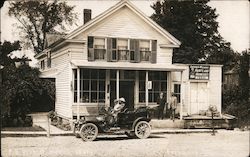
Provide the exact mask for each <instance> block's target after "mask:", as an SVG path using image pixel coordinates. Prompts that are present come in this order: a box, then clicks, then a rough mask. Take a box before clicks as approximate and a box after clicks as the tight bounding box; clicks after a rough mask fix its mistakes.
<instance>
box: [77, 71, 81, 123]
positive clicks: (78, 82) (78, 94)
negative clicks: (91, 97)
mask: <svg viewBox="0 0 250 157" xmlns="http://www.w3.org/2000/svg"><path fill="white" fill-rule="evenodd" d="M79 112H80V68H77V120H79V119H80V113H79Z"/></svg>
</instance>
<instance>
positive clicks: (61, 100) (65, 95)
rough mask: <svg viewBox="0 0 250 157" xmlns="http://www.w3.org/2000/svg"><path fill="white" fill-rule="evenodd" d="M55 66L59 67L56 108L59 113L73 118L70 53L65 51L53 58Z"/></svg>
mask: <svg viewBox="0 0 250 157" xmlns="http://www.w3.org/2000/svg"><path fill="white" fill-rule="evenodd" d="M53 62H54V64H55V67H56V68H57V75H56V102H55V106H56V107H55V110H56V112H57V114H58V115H63V116H64V117H67V118H71V116H72V113H71V112H69V111H70V109H71V103H70V102H71V95H72V94H71V90H70V81H71V72H70V69H71V67H70V63H69V54H68V53H65V54H64V55H61V56H59V57H56V58H54V59H53Z"/></svg>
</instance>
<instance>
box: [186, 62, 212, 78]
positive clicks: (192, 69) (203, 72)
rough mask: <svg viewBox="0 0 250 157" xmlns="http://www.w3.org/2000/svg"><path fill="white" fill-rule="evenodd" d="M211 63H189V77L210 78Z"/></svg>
mask: <svg viewBox="0 0 250 157" xmlns="http://www.w3.org/2000/svg"><path fill="white" fill-rule="evenodd" d="M209 72H210V66H209V65H189V79H191V80H209Z"/></svg>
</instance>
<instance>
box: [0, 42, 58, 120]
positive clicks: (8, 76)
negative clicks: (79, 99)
mask: <svg viewBox="0 0 250 157" xmlns="http://www.w3.org/2000/svg"><path fill="white" fill-rule="evenodd" d="M19 49H20V45H19V42H14V43H10V42H7V41H5V42H4V43H3V44H2V43H1V44H0V50H1V51H0V52H1V56H0V59H1V68H0V76H2V77H1V78H2V79H1V81H0V103H1V118H3V119H4V120H6V117H12V118H13V119H16V120H17V119H18V120H19V121H24V119H25V117H26V114H28V113H30V112H31V111H32V109H35V108H37V107H39V106H41V105H44V104H41V103H40V102H42V101H43V100H44V99H47V100H49V102H48V103H49V104H51V105H53V104H54V96H55V87H54V83H53V82H50V81H49V80H43V79H41V78H39V75H40V72H39V70H38V69H37V68H32V67H30V66H28V65H25V64H24V65H21V66H19V67H16V66H15V61H16V58H13V59H12V58H11V57H10V54H11V53H12V52H13V51H15V50H19ZM23 58H24V57H23ZM7 119H8V118H7ZM5 124H6V123H5Z"/></svg>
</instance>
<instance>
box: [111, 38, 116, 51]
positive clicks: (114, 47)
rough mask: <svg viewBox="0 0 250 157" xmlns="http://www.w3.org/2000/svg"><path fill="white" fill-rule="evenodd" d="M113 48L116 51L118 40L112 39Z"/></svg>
mask: <svg viewBox="0 0 250 157" xmlns="http://www.w3.org/2000/svg"><path fill="white" fill-rule="evenodd" d="M112 48H113V49H116V38H112Z"/></svg>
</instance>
